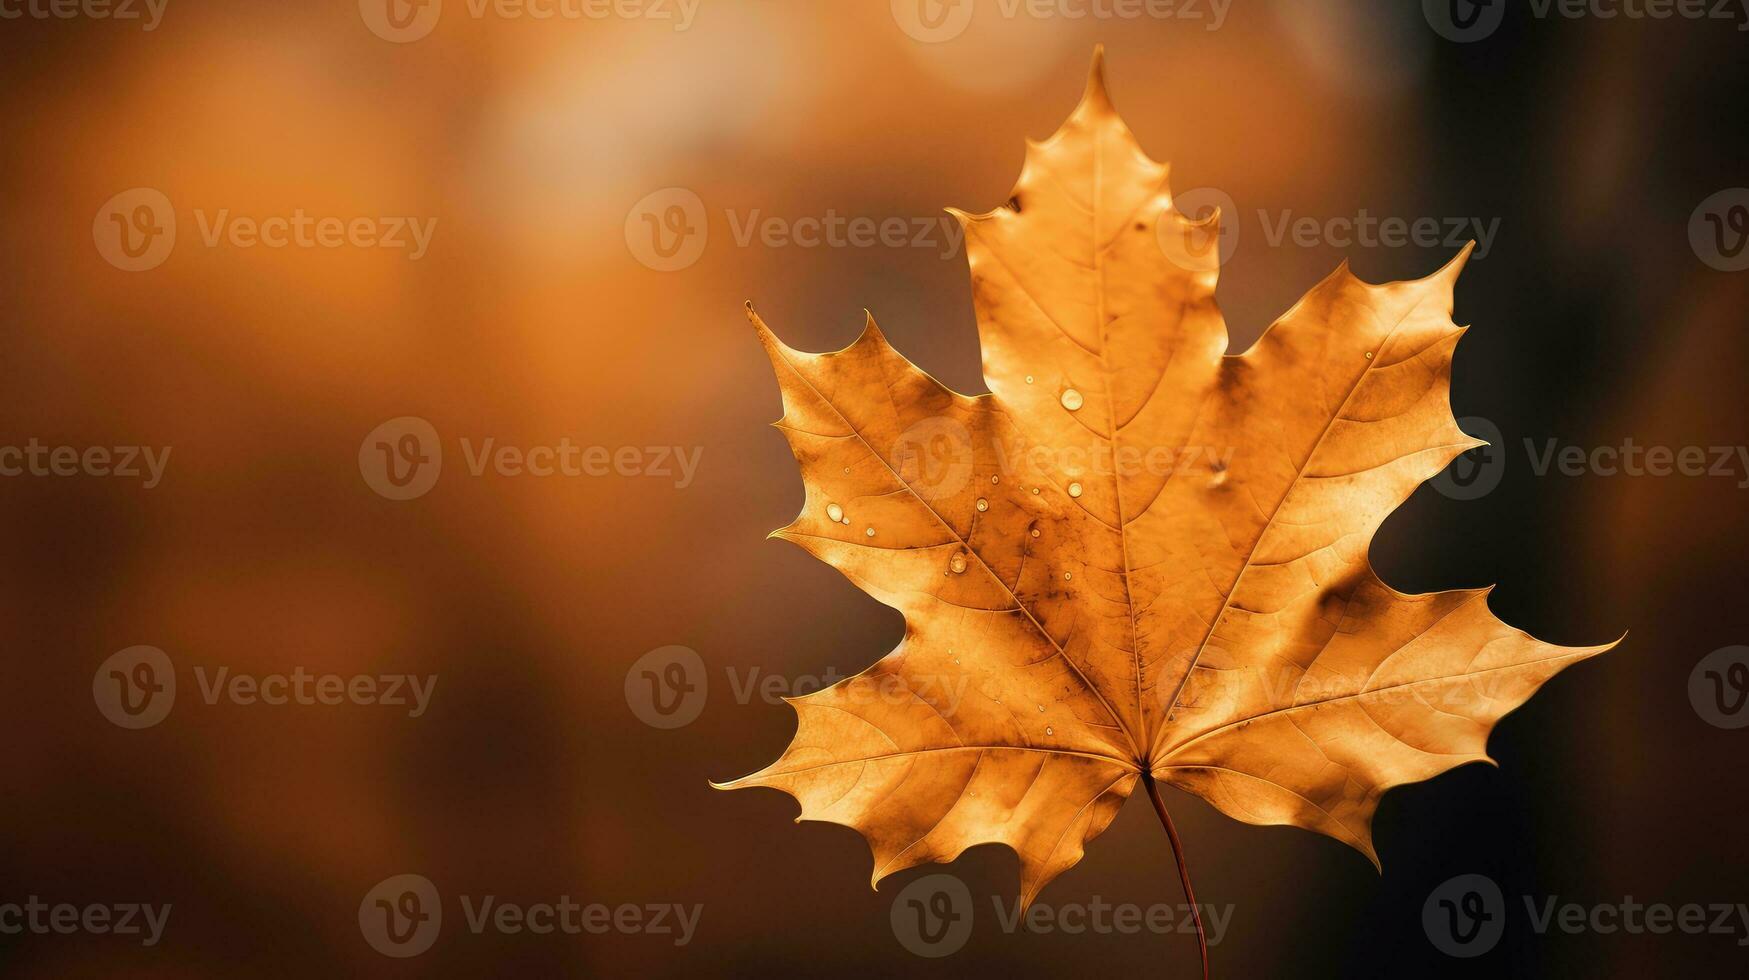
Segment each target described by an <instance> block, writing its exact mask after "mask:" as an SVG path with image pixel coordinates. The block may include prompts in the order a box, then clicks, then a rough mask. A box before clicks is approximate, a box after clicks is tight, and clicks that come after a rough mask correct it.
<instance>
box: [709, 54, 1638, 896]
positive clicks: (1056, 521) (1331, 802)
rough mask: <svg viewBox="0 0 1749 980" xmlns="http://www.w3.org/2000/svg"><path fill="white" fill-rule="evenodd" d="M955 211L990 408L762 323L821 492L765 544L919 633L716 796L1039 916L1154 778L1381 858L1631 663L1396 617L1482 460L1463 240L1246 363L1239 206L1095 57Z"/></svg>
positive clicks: (1354, 292) (866, 339) (890, 868)
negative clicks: (1507, 735) (1225, 209)
mask: <svg viewBox="0 0 1749 980" xmlns="http://www.w3.org/2000/svg"><path fill="white" fill-rule="evenodd" d="M953 213H954V214H955V215H956V216H957V217H958V218H959V219H960V222H961V223H962V225H963V226H964V228H965V233H966V238H965V241H966V251H967V255H968V259H969V261H970V266H971V274H972V283H973V291H974V297H975V303H976V308H977V320H978V331H979V336H980V338H981V340H982V346H983V362H984V377H985V380H986V381H987V383H988V384H989V387H990V394H987V395H980V396H977V397H967V396H965V395H960V394H957V393H955V392H953V391H950V390H948V389H947V388H945V387H943V386H942V385H941V384H939V383H938V382H936V381H935V380H934V379H933V378H931V377H929V376H928V375H927V374H925V373H923V372H922V371H921V370H919V369H918V368H917V367H916V366H915V365H913V364H912V363H911V362H910V361H908V360H906V359H905V358H904V357H903V356H902V355H900V354H899V353H898V352H896V351H895V350H894V349H893V348H892V347H891V346H890V345H888V343H887V341H886V340H885V338H884V337H882V335H881V334H880V332H879V330H878V329H877V328H876V327H875V324H874V321H873V318H872V317H870V319H869V322H868V325H867V328H866V329H865V330H864V332H863V334H862V336H861V337H860V338H859V339H858V340H857V341H856V342H855V343H854V344H852V345H851V346H849V347H847V348H845V349H844V350H842V351H839V352H837V353H833V354H807V353H802V352H798V351H795V350H792V349H790V348H788V347H786V346H784V345H783V343H781V342H780V341H779V340H778V339H777V338H776V337H775V336H773V334H772V333H771V331H770V330H768V329H767V328H766V326H765V324H764V323H763V322H762V321H761V320H760V319H759V317H758V315H757V314H756V313H753V312H752V307H751V304H749V308H748V309H749V315H750V316H751V318H752V320H753V323H754V326H755V329H756V330H757V332H758V335H759V338H760V340H761V341H763V342H764V345H765V347H766V350H767V351H768V352H769V354H770V356H771V361H772V364H773V365H774V367H775V369H776V372H777V377H778V382H779V385H780V387H781V388H782V392H783V403H784V415H783V419H782V420H781V421H780V422H779V423H777V424H778V426H779V428H781V429H782V430H783V432H784V435H785V437H786V438H787V439H788V440H789V443H790V446H791V448H792V449H793V450H794V453H795V456H796V459H797V460H798V461H799V462H800V464H801V469H802V475H803V477H804V479H805V481H806V485H807V499H806V504H805V505H804V507H803V508H802V512H801V514H800V515H799V516H798V517H797V518H796V519H795V521H794V522H792V523H791V524H790V525H789V526H787V527H785V528H783V529H781V530H779V531H777V532H774V535H775V536H777V537H781V538H784V539H786V540H789V541H793V542H795V543H796V544H799V545H800V546H801V547H803V548H804V549H806V550H807V551H809V552H810V553H812V554H813V555H815V556H816V557H818V558H820V559H821V560H823V561H825V562H827V563H828V564H830V565H832V566H833V567H835V568H837V569H839V570H840V571H841V572H843V573H844V574H845V575H846V576H847V577H848V578H849V579H850V580H851V581H853V582H855V583H856V584H857V585H858V586H859V587H860V588H862V589H863V590H864V591H866V592H868V593H869V594H870V595H872V596H874V597H875V598H877V599H879V600H880V601H882V602H884V603H886V604H887V605H890V606H892V607H894V608H896V609H898V610H900V611H901V612H903V613H904V616H905V621H906V632H905V638H904V641H903V642H902V643H901V644H900V645H899V647H898V648H897V649H895V650H894V651H893V652H892V653H890V654H888V655H887V656H886V657H884V658H883V659H881V660H880V661H879V662H878V663H876V664H875V665H874V666H872V667H870V668H869V669H868V670H867V671H865V672H863V673H862V674H860V675H858V676H856V677H853V678H850V679H847V680H844V681H842V682H840V683H838V684H836V685H833V686H832V687H830V688H827V689H825V690H822V691H819V692H817V693H814V694H810V695H808V696H806V697H801V698H794V699H791V700H790V703H791V704H792V705H793V706H794V708H795V710H796V714H797V717H798V730H797V732H796V736H795V739H794V741H793V742H792V743H791V745H790V746H789V748H788V750H787V751H786V752H784V754H783V756H782V758H780V759H778V760H777V761H776V762H775V763H773V764H772V765H770V766H768V767H767V768H765V769H762V770H760V771H759V772H756V773H754V774H752V775H749V776H746V777H743V778H741V779H737V780H733V781H731V782H729V783H726V784H721V785H722V787H723V788H731V789H738V788H742V787H748V786H768V787H773V788H776V789H781V790H783V791H785V792H787V793H790V794H791V795H792V796H794V797H795V798H796V799H797V800H798V801H799V802H800V803H801V807H802V812H801V816H800V818H799V819H803V820H823V821H830V822H833V823H839V824H845V825H847V826H850V827H854V828H856V829H857V830H859V831H860V832H862V834H863V835H864V836H866V837H867V838H868V840H869V843H870V845H871V847H872V849H873V851H874V875H873V880H874V882H876V883H878V882H879V881H880V879H881V878H883V877H885V876H886V875H889V874H892V873H893V872H895V871H899V870H902V869H904V868H909V867H912V866H915V865H919V864H923V863H925V862H931V861H942V862H945V861H951V860H953V859H954V858H955V857H957V856H958V855H959V854H960V853H961V852H963V851H964V850H966V849H967V848H968V847H972V846H974V845H978V844H984V843H992V842H995V843H1001V844H1006V845H1008V846H1009V847H1011V848H1013V849H1014V851H1015V852H1016V853H1017V854H1018V855H1019V857H1020V873H1021V901H1022V903H1023V904H1024V903H1030V902H1031V901H1032V900H1033V898H1034V897H1035V896H1037V894H1038V893H1039V890H1040V889H1041V888H1043V887H1044V885H1045V884H1046V883H1047V882H1049V881H1050V880H1051V879H1052V878H1054V877H1056V876H1057V875H1058V874H1060V873H1062V872H1063V871H1064V870H1065V869H1067V868H1068V867H1070V866H1071V865H1073V864H1075V863H1076V861H1078V860H1079V859H1080V857H1081V854H1082V849H1083V847H1084V846H1085V844H1086V843H1087V841H1089V840H1091V839H1092V838H1093V837H1095V836H1097V835H1098V834H1099V833H1100V832H1101V831H1103V830H1104V829H1105V827H1106V826H1107V825H1108V824H1109V823H1110V822H1111V820H1112V818H1113V817H1114V816H1115V815H1116V814H1117V812H1118V809H1119V807H1120V806H1121V804H1122V803H1123V801H1124V800H1125V799H1126V798H1127V797H1128V796H1129V794H1130V793H1131V792H1132V791H1133V790H1134V789H1135V787H1136V785H1137V783H1138V782H1140V783H1142V784H1143V785H1144V786H1146V787H1147V789H1148V791H1149V793H1150V796H1151V797H1152V798H1153V800H1154V803H1155V806H1156V808H1157V809H1158V811H1159V813H1160V816H1161V818H1162V821H1163V822H1165V823H1166V824H1167V827H1168V830H1169V831H1170V830H1171V825H1170V820H1169V818H1168V817H1167V814H1166V811H1165V806H1164V803H1163V802H1162V801H1161V800H1160V797H1159V792H1158V789H1157V788H1156V785H1155V784H1156V782H1161V783H1170V784H1172V785H1174V786H1177V787H1179V788H1180V789H1183V790H1186V791H1189V792H1191V793H1195V794H1196V795H1198V796H1200V797H1202V798H1203V799H1205V800H1207V801H1208V802H1209V803H1210V804H1212V805H1213V806H1215V807H1216V808H1218V809H1219V810H1221V811H1222V812H1223V813H1226V814H1227V815H1228V816H1231V817H1233V818H1235V819H1238V820H1242V821H1245V822H1247V823H1253V824H1292V825H1294V826H1298V827H1304V828H1307V829H1310V830H1315V831H1318V832H1320V833H1324V834H1328V835H1330V836H1331V837H1334V838H1336V839H1338V840H1340V841H1343V842H1344V843H1347V844H1349V845H1351V846H1353V847H1354V848H1356V849H1358V850H1359V851H1360V852H1361V853H1363V854H1365V855H1366V856H1367V857H1368V858H1369V859H1371V860H1372V861H1373V862H1374V863H1375V865H1376V864H1377V863H1378V857H1377V854H1376V853H1375V852H1374V850H1373V844H1372V834H1371V821H1372V816H1373V813H1374V811H1375V810H1376V808H1377V806H1378V801H1379V797H1380V796H1381V795H1382V794H1383V793H1384V792H1385V791H1386V790H1387V789H1390V788H1391V787H1393V786H1398V785H1401V784H1403V783H1409V782H1415V781H1417V780H1423V779H1428V778H1430V777H1432V776H1434V775H1436V774H1438V773H1441V772H1444V771H1445V770H1447V769H1450V768H1452V767H1454V766H1458V765H1461V764H1464V763H1467V762H1473V761H1485V760H1487V755H1486V751H1485V750H1486V743H1487V739H1488V733H1489V731H1490V729H1491V728H1492V727H1493V725H1494V723H1495V722H1496V721H1498V720H1499V719H1500V717H1501V716H1502V715H1504V714H1506V713H1507V712H1508V711H1511V710H1512V709H1514V708H1516V707H1517V706H1519V705H1520V704H1522V703H1523V702H1524V701H1525V700H1526V699H1527V698H1528V697H1530V695H1531V694H1532V693H1533V692H1535V690H1536V689H1537V687H1538V686H1540V685H1541V684H1542V683H1543V682H1544V681H1546V680H1548V678H1549V677H1551V676H1552V675H1554V674H1555V673H1556V672H1558V671H1560V670H1561V669H1562V668H1564V667H1566V666H1568V665H1570V664H1573V663H1575V662H1577V661H1579V660H1583V659H1585V658H1586V657H1590V656H1593V655H1594V654H1597V653H1600V652H1602V651H1603V650H1605V649H1608V646H1600V647H1558V646H1553V645H1551V644H1547V643H1543V642H1540V641H1538V640H1536V639H1534V638H1532V637H1530V636H1529V635H1527V634H1525V633H1523V632H1521V631H1519V630H1516V629H1513V628H1511V627H1509V626H1507V625H1505V624H1504V623H1502V622H1501V621H1500V620H1498V619H1496V618H1495V617H1494V616H1493V615H1492V613H1490V612H1489V610H1488V606H1487V601H1486V598H1485V597H1486V595H1487V591H1488V590H1485V589H1478V590H1459V591H1451V592H1437V593H1431V594H1427V595H1405V594H1403V593H1401V592H1398V591H1396V590H1395V589H1393V588H1391V587H1390V586H1388V585H1386V584H1385V583H1384V582H1383V581H1381V580H1380V579H1379V577H1378V576H1377V575H1376V574H1375V573H1374V571H1373V569H1372V567H1371V565H1370V563H1369V561H1368V557H1367V551H1368V546H1369V544H1370V542H1371V539H1372V536H1373V534H1374V532H1375V531H1376V530H1377V529H1378V527H1379V524H1380V523H1381V522H1382V521H1383V520H1384V518H1385V517H1386V516H1387V515H1388V514H1390V512H1391V511H1392V510H1394V509H1395V508H1396V507H1397V506H1399V505H1400V504H1401V503H1402V502H1403V501H1404V500H1405V499H1407V497H1408V496H1409V494H1410V493H1411V492H1413V491H1414V489H1415V487H1416V486H1418V485H1419V484H1420V483H1421V482H1422V481H1424V480H1427V479H1429V478H1430V477H1432V476H1434V475H1436V474H1438V473H1439V472H1440V471H1441V470H1442V469H1444V468H1445V467H1446V465H1447V464H1449V463H1450V462H1451V461H1452V460H1453V459H1454V458H1456V457H1457V456H1458V455H1459V454H1461V453H1463V452H1464V451H1465V450H1467V449H1470V448H1472V447H1476V446H1479V445H1482V443H1480V442H1479V441H1477V440H1475V439H1472V438H1470V437H1469V436H1467V435H1465V434H1464V433H1463V432H1462V431H1461V430H1460V429H1459V428H1458V426H1457V423H1456V422H1455V420H1454V419H1453V418H1452V414H1451V409H1450V405H1449V381H1450V370H1451V358H1452V351H1453V348H1454V347H1455V345H1456V343H1457V340H1458V337H1459V336H1460V335H1461V334H1462V333H1463V330H1461V329H1459V328H1458V327H1456V326H1455V325H1454V324H1453V323H1452V321H1451V318H1450V313H1451V308H1452V287H1453V284H1454V282H1455V280H1456V279H1457V276H1458V271H1459V269H1460V268H1461V267H1462V265H1463V262H1464V259H1465V258H1466V257H1467V255H1468V249H1465V251H1464V253H1463V254H1460V255H1459V256H1458V257H1457V258H1455V259H1454V260H1452V262H1451V263H1450V264H1448V265H1447V266H1446V267H1445V268H1443V269H1441V270H1440V271H1438V272H1436V273H1435V274H1433V275H1432V276H1430V277H1428V278H1426V279H1422V280H1419V281H1415V282H1398V283H1389V284H1386V285H1372V284H1369V283H1364V282H1362V281H1360V280H1359V279H1357V278H1355V277H1354V275H1353V274H1351V273H1350V272H1349V271H1348V268H1347V266H1346V264H1345V265H1344V266H1343V267H1342V268H1339V269H1338V270H1337V271H1336V272H1335V273H1334V274H1333V275H1331V276H1330V277H1329V278H1327V279H1325V280H1324V281H1323V282H1321V283H1319V284H1318V285H1316V286H1314V287H1313V288H1312V290H1311V292H1309V293H1308V294H1307V295H1306V296H1305V297H1304V298H1303V299H1302V300H1301V301H1300V302H1299V303H1298V304H1296V305H1295V306H1294V307H1293V308H1292V309H1291V310H1289V311H1288V312H1287V313H1286V314H1285V315H1284V316H1283V317H1282V318H1281V319H1280V320H1278V321H1277V322H1276V323H1275V324H1274V325H1273V326H1271V327H1270V328H1269V330H1268V331H1267V332H1265V333H1264V335H1263V337H1262V338H1261V339H1260V340H1258V342H1257V343H1256V345H1255V346H1253V347H1252V348H1251V349H1250V350H1248V351H1246V352H1245V353H1243V354H1239V355H1229V354H1227V353H1226V348H1227V331H1226V326H1225V323H1224V322H1223V320H1222V318H1221V313H1220V311H1219V309H1218V308H1217V307H1216V304H1215V277H1216V271H1217V268H1216V267H1217V265H1218V257H1217V256H1216V254H1215V250H1214V249H1213V248H1211V247H1208V246H1209V243H1210V241H1209V240H1210V237H1211V236H1212V235H1213V234H1214V231H1215V223H1216V222H1218V220H1219V217H1218V215H1217V216H1214V217H1212V218H1210V219H1209V220H1208V221H1207V222H1197V221H1192V220H1189V219H1187V218H1186V217H1185V216H1183V215H1181V214H1179V213H1178V212H1177V211H1175V210H1174V209H1173V206H1172V198H1171V194H1170V192H1169V191H1168V189H1167V184H1166V167H1165V166H1163V165H1161V164H1158V163H1155V162H1154V161H1153V160H1151V159H1149V158H1148V157H1147V156H1146V155H1145V154H1144V153H1143V152H1142V150H1141V148H1140V146H1139V144H1138V143H1137V142H1136V140H1135V137H1134V136H1133V135H1132V134H1131V133H1130V131H1129V129H1128V127H1127V126H1125V124H1124V123H1123V121H1122V120H1121V119H1120V118H1119V117H1118V115H1117V113H1116V111H1115V110H1114V109H1113V108H1112V104H1111V102H1110V100H1109V98H1108V96H1107V94H1106V89H1105V83H1104V77H1103V68H1102V64H1101V59H1100V58H1099V57H1098V56H1096V58H1095V63H1094V67H1093V71H1092V73H1091V77H1090V79H1089V82H1088V85H1087V90H1086V93H1085V95H1084V96H1083V97H1082V100H1081V102H1080V104H1079V105H1078V106H1077V107H1076V109H1075V111H1074V113H1073V114H1072V115H1071V116H1070V117H1069V119H1068V121H1067V122H1065V123H1064V124H1063V126H1062V128H1061V129H1059V130H1058V131H1057V133H1056V134H1055V135H1054V136H1052V137H1051V138H1050V139H1048V140H1046V141H1044V142H1043V143H1029V144H1028V148H1027V156H1026V164H1025V167H1024V168H1023V170H1022V172H1021V175H1020V179H1019V182H1018V183H1017V185H1016V186H1015V189H1014V192H1013V196H1012V199H1011V200H1010V201H1009V203H1008V205H1007V206H1005V207H1001V208H997V209H996V210H994V211H991V212H989V213H987V214H981V215H968V214H964V213H962V212H957V211H955V212H953ZM1199 241H1200V242H1202V243H1203V244H1202V246H1201V247H1200V248H1199V247H1197V243H1198V242H1199ZM1611 645H1613V644H1611ZM1174 846H1175V848H1176V846H1177V841H1176V834H1174ZM1179 860H1180V865H1181V867H1182V854H1180V855H1179ZM1186 887H1187V888H1188V880H1187V881H1186Z"/></svg>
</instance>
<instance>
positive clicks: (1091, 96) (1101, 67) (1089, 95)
mask: <svg viewBox="0 0 1749 980" xmlns="http://www.w3.org/2000/svg"><path fill="white" fill-rule="evenodd" d="M1081 101H1082V103H1083V104H1085V103H1089V102H1097V103H1104V104H1106V105H1110V104H1111V95H1110V93H1109V92H1108V91H1107V89H1106V87H1105V45H1103V44H1096V45H1094V46H1093V64H1091V65H1090V66H1088V68H1087V88H1086V89H1085V90H1084V91H1083V92H1082V95H1081Z"/></svg>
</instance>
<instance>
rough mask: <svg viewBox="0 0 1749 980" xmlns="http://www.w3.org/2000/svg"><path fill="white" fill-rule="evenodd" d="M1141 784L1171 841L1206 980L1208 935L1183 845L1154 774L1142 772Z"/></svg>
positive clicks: (1205, 979)
mask: <svg viewBox="0 0 1749 980" xmlns="http://www.w3.org/2000/svg"><path fill="white" fill-rule="evenodd" d="M1142 784H1143V785H1144V786H1146V787H1148V798H1149V799H1150V800H1153V801H1154V812H1155V813H1158V814H1159V815H1160V823H1161V825H1162V826H1164V827H1165V828H1166V836H1167V837H1168V838H1169V839H1170V840H1171V841H1172V860H1173V861H1174V862H1176V863H1177V865H1178V880H1179V882H1181V883H1182V884H1183V885H1184V898H1185V900H1186V901H1188V902H1189V903H1190V917H1191V918H1192V919H1194V920H1195V921H1196V946H1197V950H1198V951H1199V952H1201V953H1202V980H1208V977H1209V941H1208V934H1207V933H1205V932H1203V928H1202V909H1201V908H1200V907H1198V906H1197V904H1196V892H1195V891H1194V890H1193V889H1192V888H1191V887H1190V869H1189V868H1187V867H1185V865H1184V843H1183V842H1182V841H1180V840H1179V839H1178V828H1176V827H1174V826H1172V817H1171V815H1170V814H1168V813H1167V812H1166V801H1165V800H1163V799H1161V798H1160V787H1159V786H1158V785H1156V784H1155V783H1154V774H1153V773H1151V772H1148V771H1147V770H1145V769H1144V770H1142Z"/></svg>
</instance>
